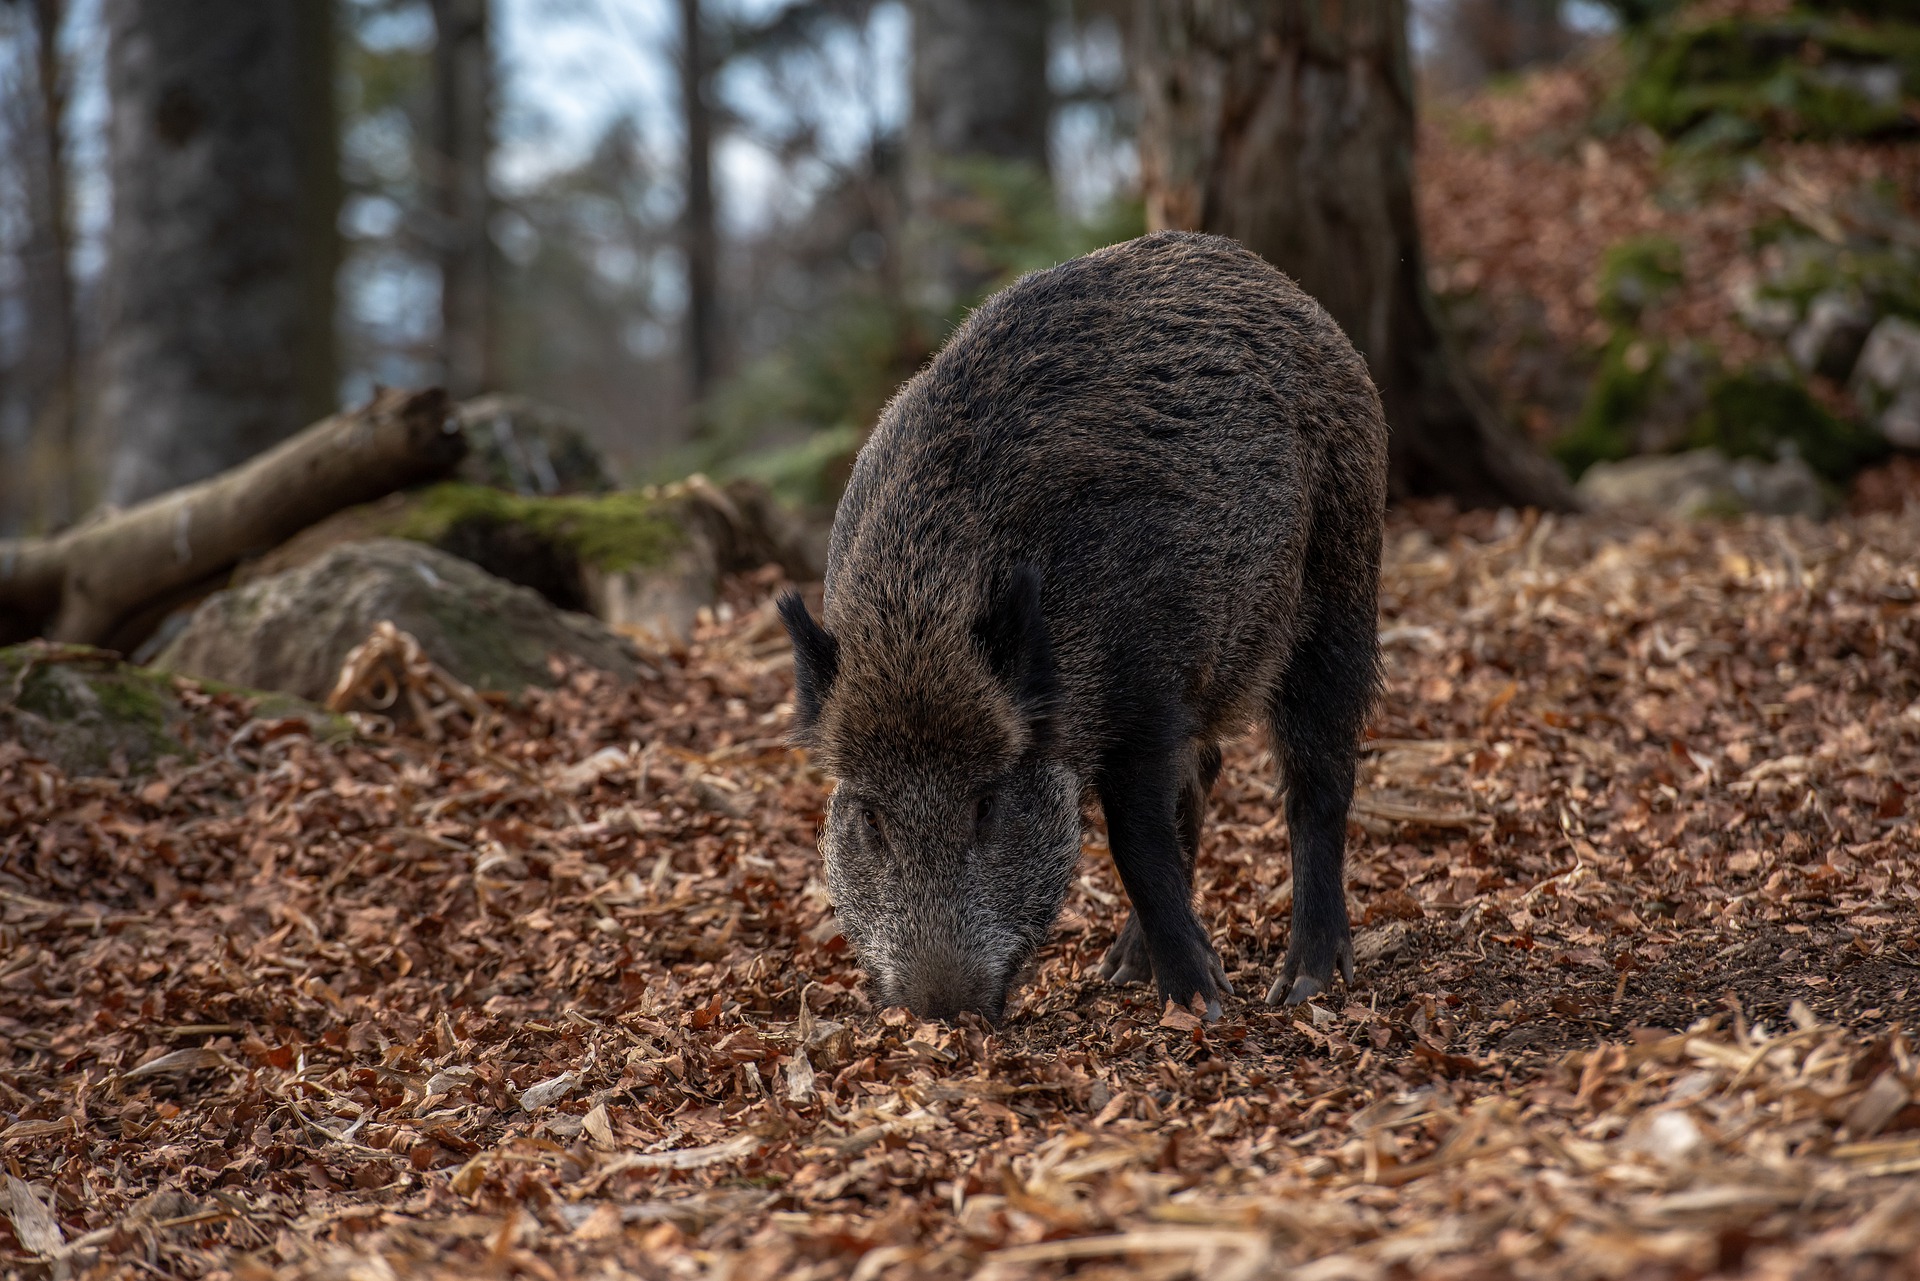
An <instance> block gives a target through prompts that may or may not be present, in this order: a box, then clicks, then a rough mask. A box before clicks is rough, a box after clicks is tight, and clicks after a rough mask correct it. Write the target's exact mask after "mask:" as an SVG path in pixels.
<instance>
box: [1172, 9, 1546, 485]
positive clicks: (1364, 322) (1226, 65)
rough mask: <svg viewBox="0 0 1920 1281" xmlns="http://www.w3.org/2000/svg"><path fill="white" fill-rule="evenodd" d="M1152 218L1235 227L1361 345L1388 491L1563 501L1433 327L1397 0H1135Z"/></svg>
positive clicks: (1541, 463) (1402, 12)
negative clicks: (1387, 455)
mask: <svg viewBox="0 0 1920 1281" xmlns="http://www.w3.org/2000/svg"><path fill="white" fill-rule="evenodd" d="M1140 3H1141V9H1140V18H1141V32H1140V38H1139V40H1138V48H1139V56H1140V82H1141V95H1142V100H1143V101H1142V109H1143V116H1142V124H1141V169H1142V176H1143V181H1144V186H1145V190H1146V197H1147V220H1148V222H1149V224H1150V225H1152V226H1155V227H1188V228H1195V229H1202V230H1206V231H1213V232H1218V233H1220V234H1223V235H1228V236H1232V237H1233V238H1235V239H1236V240H1239V241H1240V242H1241V243H1243V244H1245V245H1246V246H1247V247H1248V248H1250V249H1253V250H1254V251H1255V252H1257V253H1259V254H1261V255H1262V256H1264V257H1265V258H1267V259H1268V260H1269V261H1270V262H1272V263H1273V264H1274V265H1275V266H1278V267H1279V268H1280V269H1281V270H1283V271H1285V272H1287V273H1288V274H1289V275H1291V276H1293V277H1294V278H1295V279H1296V280H1298V281H1299V282H1300V285H1301V286H1302V287H1303V288H1304V289H1306V290H1307V291H1308V292H1309V293H1311V294H1312V295H1313V296H1314V297H1316V298H1318V299H1319V300H1320V301H1321V303H1322V304H1324V305H1325V306H1326V308H1327V310H1328V311H1330V312H1332V313H1333V316H1334V318H1335V319H1336V320H1338V321H1339V322H1340V324H1341V325H1342V326H1343V327H1344V328H1345V329H1346V331H1347V333H1348V335H1349V336H1350V337H1351V338H1352V339H1353V342H1354V345H1355V346H1356V347H1358V348H1359V349H1360V351H1361V353H1362V354H1363V355H1364V356H1365V357H1366V358H1367V364H1368V367H1369V369H1370V370H1371V371H1372V373H1373V378H1374V382H1375V383H1376V384H1377V385H1378V386H1379V388H1380V394H1381V398H1382V399H1383V400H1384V401H1385V403H1386V410H1387V421H1388V423H1389V424H1390V425H1391V427H1392V432H1393V435H1392V447H1391V468H1392V472H1391V476H1392V482H1391V483H1392V488H1393V492H1394V493H1395V494H1396V495H1399V496H1402V497H1405V496H1414V495H1429V494H1448V495H1452V496H1453V497H1454V498H1456V499H1457V500H1459V501H1460V502H1462V503H1466V504H1469V505H1475V506H1489V505H1496V504H1532V505H1536V506H1542V507H1565V506H1568V505H1570V504H1571V502H1572V497H1571V493H1570V491H1569V489H1568V486H1567V483H1566V479H1565V477H1564V476H1563V475H1561V474H1560V472H1559V470H1558V468H1556V467H1555V466H1553V464H1551V463H1550V462H1548V461H1547V460H1546V459H1544V458H1543V457H1542V456H1541V455H1540V454H1539V453H1538V452H1537V451H1536V450H1534V449H1533V448H1531V447H1530V446H1529V445H1528V444H1527V442H1526V441H1524V440H1523V439H1522V438H1521V437H1520V436H1519V435H1518V434H1517V433H1515V432H1512V431H1510V430H1507V429H1506V428H1505V427H1504V426H1503V425H1502V424H1501V423H1500V422H1499V421H1498V420H1497V418H1496V417H1495V415H1494V413H1493V411H1492V410H1491V408H1490V407H1489V406H1488V405H1487V404H1486V402H1485V401H1484V399H1483V398H1482V397H1481V396H1480V395H1479V394H1478V393H1477V392H1476V391H1475V390H1474V389H1473V388H1472V387H1471V386H1470V385H1469V383H1468V381H1467V379H1466V377H1465V374H1464V371H1463V370H1462V369H1461V367H1460V364H1459V362H1458V361H1457V359H1455V358H1454V357H1453V355H1452V354H1451V353H1450V352H1449V350H1448V348H1447V346H1446V344H1445V343H1444V342H1443V341H1442V336H1441V333H1440V330H1439V327H1438V325H1437V323H1436V321H1435V318H1434V308H1433V302H1432V298H1431V296H1430V295H1429V293H1428V291H1427V287H1426V280H1425V268H1424V265H1423V260H1422V256H1421V251H1420V232H1419V226H1418V224H1417V223H1416V222H1415V219H1414V207H1413V142H1414V129H1413V122H1414V115H1413V85H1412V75H1411V71H1410V69H1409V65H1408V51H1407V11H1406V4H1405V0H1343V3H1341V4H1337V5H1327V4H1301V3H1297V2H1295V0H1140Z"/></svg>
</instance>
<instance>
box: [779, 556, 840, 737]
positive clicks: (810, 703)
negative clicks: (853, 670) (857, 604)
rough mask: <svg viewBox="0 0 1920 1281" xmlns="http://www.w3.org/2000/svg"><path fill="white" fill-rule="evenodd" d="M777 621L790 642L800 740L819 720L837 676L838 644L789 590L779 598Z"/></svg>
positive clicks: (794, 712)
mask: <svg viewBox="0 0 1920 1281" xmlns="http://www.w3.org/2000/svg"><path fill="white" fill-rule="evenodd" d="M780 620H781V621H782V622H784V623H785V624H786V625H787V635H788V637H789V638H791V639H792V641H793V723H794V728H795V729H796V730H798V731H799V733H800V734H801V735H802V736H805V735H808V734H811V733H812V732H813V727H814V725H815V724H816V723H817V722H818V721H819V720H820V708H821V706H822V705H823V704H825V703H826V701H827V694H828V692H829V691H830V690H832V688H833V678H834V677H835V676H837V675H839V673H840V642H839V641H837V640H835V639H834V638H833V637H832V636H831V635H830V634H829V633H828V632H827V629H826V628H824V627H822V626H820V624H818V623H816V622H814V621H813V615H812V614H810V613H808V612H807V602H806V601H804V600H802V599H801V598H800V593H799V592H796V591H793V590H791V589H789V590H788V591H786V592H784V593H782V594H781V597H780Z"/></svg>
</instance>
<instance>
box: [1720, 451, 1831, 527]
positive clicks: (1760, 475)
mask: <svg viewBox="0 0 1920 1281" xmlns="http://www.w3.org/2000/svg"><path fill="white" fill-rule="evenodd" d="M1727 482H1728V484H1730V485H1731V486H1732V488H1733V492H1734V494H1735V496H1736V497H1738V499H1739V500H1740V504H1741V505H1742V506H1743V507H1745V508H1746V510H1748V511H1750V512H1758V513H1760V514H1761V515H1763V516H1811V517H1814V518H1815V519H1818V518H1820V517H1822V516H1824V515H1826V514H1827V496H1826V492H1825V491H1824V490H1822V489H1821V487H1820V478H1819V477H1818V476H1816V475H1815V474H1814V471H1813V468H1812V467H1810V466H1808V465H1807V460H1806V459H1804V458H1802V457H1800V456H1799V455H1798V454H1789V455H1788V456H1786V457H1784V458H1782V459H1780V460H1779V461H1778V462H1771V463H1770V462H1767V461H1765V460H1763V459H1759V458H1736V459H1734V460H1733V463H1732V465H1731V466H1730V467H1729V468H1728V469H1727Z"/></svg>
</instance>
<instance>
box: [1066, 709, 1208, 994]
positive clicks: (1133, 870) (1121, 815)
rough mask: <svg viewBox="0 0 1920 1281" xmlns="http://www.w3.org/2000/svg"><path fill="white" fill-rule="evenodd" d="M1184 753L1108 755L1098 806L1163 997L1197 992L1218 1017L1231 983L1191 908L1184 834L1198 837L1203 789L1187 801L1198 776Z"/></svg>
mask: <svg viewBox="0 0 1920 1281" xmlns="http://www.w3.org/2000/svg"><path fill="white" fill-rule="evenodd" d="M1184 755H1185V748H1184V746H1183V747H1182V748H1178V749H1172V750H1167V751H1152V750H1149V751H1135V752H1125V753H1121V754H1119V755H1118V756H1117V757H1116V758H1115V759H1112V760H1109V761H1108V762H1107V764H1106V765H1105V767H1104V768H1102V770H1101V772H1100V779H1099V784H1098V790H1099V793H1100V808H1101V809H1102V810H1103V811H1105V813H1106V816H1107V837H1108V840H1109V841H1110V842H1111V844H1112V846H1113V862H1114V866H1115V867H1116V868H1118V869H1119V872H1120V880H1121V883H1122V884H1124V885H1125V886H1126V887H1127V897H1128V898H1129V899H1131V900H1132V901H1133V918H1132V919H1131V920H1130V921H1129V922H1128V928H1129V929H1132V930H1135V931H1137V933H1138V936H1139V937H1140V939H1141V940H1142V941H1143V943H1144V945H1145V947H1144V951H1145V952H1146V956H1147V960H1148V962H1149V964H1150V965H1151V968H1152V973H1153V977H1154V981H1155V983H1156V984H1157V985H1158V987H1159V989H1160V995H1161V997H1162V998H1163V999H1165V1000H1170V1001H1175V1002H1178V1003H1179V1004H1180V1005H1182V1006H1184V1005H1186V1004H1188V1003H1189V1002H1190V1001H1192V999H1193V998H1194V996H1195V995H1196V994H1197V995H1199V996H1202V997H1204V998H1205V999H1206V1003H1207V1017H1208V1018H1218V1017H1219V1016H1220V997H1222V996H1223V995H1231V994H1232V991H1233V988H1232V986H1231V985H1230V984H1229V983H1228V982H1227V974H1226V970H1225V969H1224V968H1222V966H1221V964H1220V957H1219V955H1218V954H1217V953H1215V952H1214V950H1213V945H1212V943H1210V942H1209V941H1208V940H1207V931H1206V929H1205V927H1203V926H1202V925H1201V924H1200V918H1199V917H1198V916H1196V915H1194V911H1193V856H1192V854H1191V853H1190V850H1191V848H1192V845H1190V844H1189V842H1188V841H1187V840H1186V839H1185V838H1186V834H1187V832H1188V831H1191V832H1192V834H1193V836H1194V838H1195V842H1196V843H1197V838H1198V835H1199V824H1200V820H1199V804H1198V802H1199V801H1200V800H1202V799H1204V795H1205V794H1204V792H1202V793H1200V795H1199V796H1198V797H1195V798H1194V801H1193V803H1187V801H1186V798H1187V797H1189V796H1192V794H1193V792H1194V790H1195V786H1196V784H1197V779H1196V778H1195V771H1194V770H1193V769H1192V767H1191V766H1190V765H1188V762H1187V761H1185V760H1183V759H1182V758H1183V756H1184ZM1182 766H1187V768H1184V769H1183V768H1182ZM1214 768H1216V769H1217V768H1218V767H1217V766H1215V767H1214ZM1208 781H1209V782H1210V781H1211V780H1210V779H1209V780H1208ZM1183 811H1184V812H1183ZM1189 816H1190V817H1189ZM1125 935H1126V931H1125V930H1123V931H1122V938H1123V939H1124V938H1125ZM1118 946H1119V944H1117V943H1116V947H1118Z"/></svg>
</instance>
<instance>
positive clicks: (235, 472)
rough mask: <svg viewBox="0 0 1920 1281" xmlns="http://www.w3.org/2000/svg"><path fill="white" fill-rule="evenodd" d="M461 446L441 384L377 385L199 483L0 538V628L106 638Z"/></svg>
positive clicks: (456, 454) (446, 460)
mask: <svg viewBox="0 0 1920 1281" xmlns="http://www.w3.org/2000/svg"><path fill="white" fill-rule="evenodd" d="M465 450H466V441H465V438H464V437H463V436H462V435H461V433H460V427H459V424H458V422H457V421H456V420H455V419H454V417H453V414H452V406H451V405H450V404H449V403H448V400H447V397H446V393H445V392H443V391H440V390H438V389H434V390H429V391H421V392H402V391H384V392H381V393H380V394H379V395H377V396H375V397H374V399H373V400H372V401H371V402H370V403H368V404H367V405H366V406H364V407H363V408H360V409H356V410H352V411H350V412H347V413H342V414H336V415H335V416H333V417H332V418H328V419H325V420H323V421H321V422H318V423H315V424H314V425H313V426H311V427H309V428H307V429H306V430H305V431H303V432H301V433H300V434H299V435H297V436H294V437H293V438H291V439H290V440H287V441H284V442H283V443H281V444H280V445H277V446H276V447H274V448H273V449H270V450H268V451H267V452H266V453H264V454H261V455H259V456H258V457H256V458H253V459H250V460H248V461H247V462H245V463H242V464H241V465H240V466H238V467H235V468H233V469H232V470H230V471H225V472H222V473H221V474H220V475H218V476H214V477H211V478H209V479H207V480H203V481H201V482H199V483H198V484H194V485H189V486H186V487H185V488H182V489H176V490H174V491H172V492H171V493H167V494H162V495H160V496H159V497H157V498H153V499H150V500H149V501H147V502H144V503H141V504H140V505H139V506H137V507H131V508H128V509H127V510H125V511H115V512H108V513H106V514H105V515H102V516H99V517H97V518H95V519H93V520H90V521H88V522H87V523H85V524H82V525H78V526H75V527H74V528H73V529H70V530H67V531H66V532H64V533H62V534H59V535H57V536H55V537H53V538H29V539H18V540H14V539H5V540H0V626H7V627H8V629H9V630H14V631H18V632H20V633H21V634H22V635H23V636H28V635H35V634H40V633H44V634H45V635H47V636H48V637H50V638H51V639H54V640H58V641H75V642H80V643H83V644H90V645H101V644H107V643H109V642H110V641H112V640H114V639H116V635H117V633H118V632H119V631H120V629H122V628H123V627H125V626H126V625H127V624H128V623H129V621H130V620H133V619H134V618H136V616H138V615H139V614H140V613H141V612H142V611H143V610H145V609H148V608H149V607H151V606H152V605H153V604H155V603H156V602H160V601H164V600H166V599H167V598H168V597H169V596H172V595H173V594H175V593H178V592H179V591H180V590H181V589H183V588H187V587H191V586H192V585H194V584H196V583H200V582H203V581H205V580H207V579H208V578H210V577H212V576H213V575H215V574H218V573H220V572H221V571H222V570H225V569H228V568H230V567H231V566H232V565H234V564H235V563H236V562H238V561H239V560H240V559H241V557H243V556H245V555H247V554H249V553H251V552H257V551H262V550H265V549H267V548H269V547H273V546H275V545H276V544H278V543H281V542H283V541H285V540H286V539H287V538H290V537H292V536H293V535H294V534H296V533H298V532H299V531H301V530H302V529H305V528H306V527H307V526H308V525H311V524H313V523H314V522H315V521H317V520H320V519H322V518H323V517H326V516H330V515H332V514H333V513H334V512H336V511H339V510H340V509H342V508H344V507H351V506H353V505H354V504H356V503H364V502H370V501H372V500H373V499H376V498H379V497H381V496H382V495H385V494H388V493H391V492H392V491H394V490H396V489H400V488H403V487H405V486H408V485H413V484H417V483H419V482H421V481H424V480H430V479H432V478H434V477H436V476H441V475H445V474H446V473H448V472H450V471H451V470H452V469H453V467H454V466H455V465H456V464H457V463H458V462H459V461H460V457H461V455H462V454H463V453H464V452H465ZM9 624H10V626H8V625H9ZM4 639H6V638H5V637H0V640H4Z"/></svg>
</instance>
